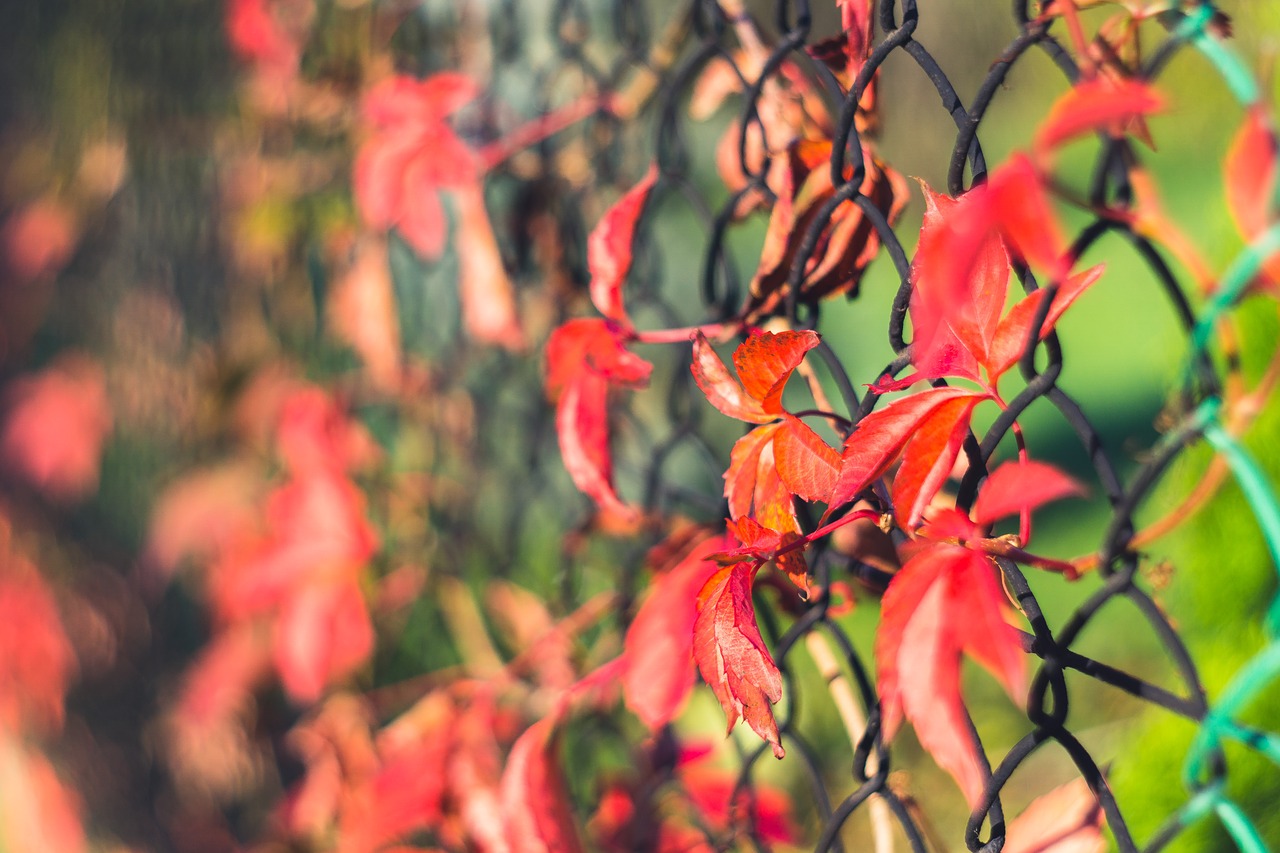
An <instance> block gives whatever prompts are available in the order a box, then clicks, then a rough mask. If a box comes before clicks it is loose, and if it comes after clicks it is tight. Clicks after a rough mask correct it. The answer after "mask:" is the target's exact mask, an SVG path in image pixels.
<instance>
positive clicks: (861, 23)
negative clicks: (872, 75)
mask: <svg viewBox="0 0 1280 853" xmlns="http://www.w3.org/2000/svg"><path fill="white" fill-rule="evenodd" d="M836 5H837V6H839V7H840V28H841V29H842V30H844V35H845V38H846V39H847V40H848V47H847V49H846V50H847V52H848V54H849V71H848V74H849V78H850V80H852V79H853V78H854V77H856V76H857V74H858V72H859V71H860V70H861V69H862V66H863V64H864V63H865V62H866V59H867V56H868V54H870V53H871V36H872V30H873V28H874V25H875V16H874V14H873V12H874V9H875V0H836Z"/></svg>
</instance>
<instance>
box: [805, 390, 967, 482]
mask: <svg viewBox="0 0 1280 853" xmlns="http://www.w3.org/2000/svg"><path fill="white" fill-rule="evenodd" d="M985 399H987V395H986V394H985V393H984V392H980V391H971V390H968V389H966V388H949V387H942V388H930V389H928V390H925V391H921V392H920V393H918V394H912V395H911V396H909V397H904V398H902V399H901V400H895V401H894V402H892V403H890V404H889V405H888V406H886V407H885V408H883V409H881V410H880V411H878V412H872V413H871V414H869V415H867V416H866V417H865V418H863V419H862V420H861V421H859V422H858V425H857V427H856V428H855V429H854V431H853V432H852V433H850V435H849V437H848V438H847V439H845V443H844V453H843V454H842V456H841V461H840V477H839V478H838V479H837V480H836V485H835V488H834V490H833V493H832V495H831V502H830V506H832V507H836V506H840V505H841V504H845V503H848V502H849V501H851V500H853V498H854V497H855V496H856V495H857V494H858V493H859V492H861V491H862V490H863V489H865V488H866V487H867V486H869V485H870V484H871V481H873V480H875V479H876V478H877V477H879V476H880V475H882V474H883V473H884V472H885V471H886V470H888V468H889V466H890V465H892V464H893V460H894V459H896V458H897V456H898V453H899V452H901V451H902V449H903V447H904V446H905V445H906V444H907V442H908V441H910V440H911V438H912V436H913V435H914V434H915V432H916V431H917V430H919V429H920V427H921V425H922V424H924V423H925V422H926V421H927V420H928V419H929V418H930V417H932V416H933V415H934V413H935V412H937V411H938V410H939V409H941V408H942V407H943V406H945V405H946V404H948V403H950V402H953V401H956V400H960V401H968V400H972V401H973V404H976V403H978V402H981V401H982V400H985Z"/></svg>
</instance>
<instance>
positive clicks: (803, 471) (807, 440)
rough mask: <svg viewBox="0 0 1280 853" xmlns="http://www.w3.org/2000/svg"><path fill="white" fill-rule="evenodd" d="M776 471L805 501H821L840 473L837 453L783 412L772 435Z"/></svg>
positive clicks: (810, 430) (808, 429) (795, 493)
mask: <svg viewBox="0 0 1280 853" xmlns="http://www.w3.org/2000/svg"><path fill="white" fill-rule="evenodd" d="M773 455H774V462H775V463H776V464H777V466H778V475H779V476H780V477H781V478H782V482H783V483H784V484H786V487H787V489H788V490H790V492H791V493H792V494H793V495H798V496H799V497H801V498H803V499H804V500H806V501H825V500H827V498H829V497H830V496H831V490H832V489H833V488H835V484H836V478H837V477H838V476H839V475H840V454H839V453H837V452H836V451H835V450H833V449H832V448H831V447H830V446H829V445H828V444H827V443H826V442H825V441H823V440H822V438H821V437H820V436H819V435H818V434H817V433H816V432H814V431H813V430H812V429H810V428H809V427H808V425H806V424H805V423H804V421H802V420H800V419H799V418H796V417H794V416H792V415H786V416H785V417H784V418H783V421H782V429H781V430H779V431H778V434H777V435H776V436H775V437H774V439H773Z"/></svg>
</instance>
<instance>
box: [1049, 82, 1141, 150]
mask: <svg viewBox="0 0 1280 853" xmlns="http://www.w3.org/2000/svg"><path fill="white" fill-rule="evenodd" d="M1164 106H1165V100H1164V97H1163V96H1162V95H1161V94H1160V93H1159V92H1157V91H1156V90H1155V89H1153V88H1152V87H1151V86H1149V85H1148V84H1146V83H1144V82H1143V81H1141V80H1132V79H1116V78H1114V77H1109V76H1107V75H1098V76H1097V77H1094V78H1093V79H1092V80H1085V81H1083V82H1080V83H1077V84H1076V85H1075V86H1073V87H1072V88H1071V90H1070V91H1068V92H1067V93H1066V94H1064V95H1063V96H1062V97H1060V98H1059V99H1058V100H1057V101H1056V102H1055V103H1054V105H1053V107H1052V108H1050V110H1049V115H1048V117H1047V118H1046V119H1045V121H1044V123H1043V124H1042V125H1040V129H1039V131H1038V132H1037V133H1036V141H1035V148H1036V151H1037V152H1039V153H1041V154H1044V153H1047V152H1048V151H1050V150H1052V149H1053V148H1056V147H1057V146H1059V145H1061V144H1062V143H1064V142H1066V141H1068V140H1070V139H1074V138H1075V137H1077V136H1080V135H1082V134H1085V133H1089V132H1092V131H1103V132H1106V133H1108V134H1110V135H1111V136H1122V135H1123V134H1125V133H1127V132H1128V131H1129V129H1130V128H1131V127H1132V125H1133V123H1134V122H1135V121H1137V120H1139V119H1141V118H1143V117H1144V116H1148V115H1151V114H1153V113H1156V112H1159V111H1160V110H1162V109H1164Z"/></svg>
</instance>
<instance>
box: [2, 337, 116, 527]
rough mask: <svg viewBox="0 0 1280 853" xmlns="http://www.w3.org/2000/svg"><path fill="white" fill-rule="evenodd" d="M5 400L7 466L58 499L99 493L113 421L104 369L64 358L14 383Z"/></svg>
mask: <svg viewBox="0 0 1280 853" xmlns="http://www.w3.org/2000/svg"><path fill="white" fill-rule="evenodd" d="M5 397H6V402H7V409H8V411H7V413H6V415H5V419H4V427H3V432H2V433H0V455H3V459H4V464H5V465H6V466H7V467H8V468H9V469H10V470H11V471H14V472H16V473H18V474H19V475H21V476H22V477H23V479H25V480H26V481H27V482H29V483H30V484H31V485H33V486H35V487H36V488H38V489H39V490H41V491H42V492H43V493H44V494H45V495H46V496H47V497H49V498H51V499H53V500H56V501H62V502H70V501H75V500H79V499H80V498H83V497H85V496H86V495H88V494H90V493H91V492H93V491H94V490H95V489H96V488H97V487H98V463H99V461H100V460H101V458H102V448H103V445H104V444H105V442H106V439H107V436H108V435H109V434H110V432H111V420H112V418H111V408H110V405H109V402H108V400H107V389H106V375H105V374H104V372H103V370H102V367H101V366H99V365H98V363H97V362H95V361H92V360H91V359H89V358H87V357H85V356H82V355H76V354H72V355H63V356H61V357H59V358H58V359H57V361H55V362H54V363H53V364H51V365H50V366H48V367H46V368H45V369H44V370H42V371H40V372H39V373H37V374H34V375H32V376H27V377H23V378H20V379H15V380H13V381H12V382H11V383H10V384H9V386H8V388H7V389H6V391H5Z"/></svg>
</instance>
